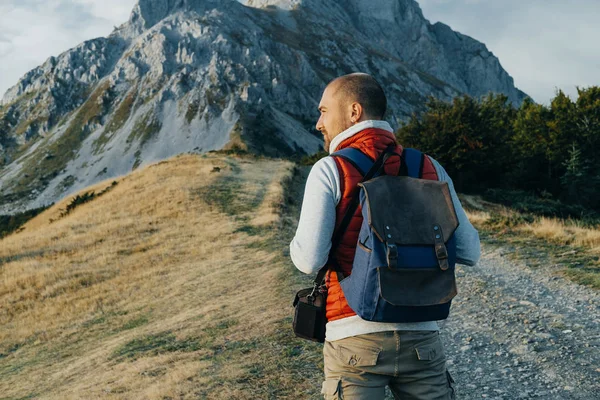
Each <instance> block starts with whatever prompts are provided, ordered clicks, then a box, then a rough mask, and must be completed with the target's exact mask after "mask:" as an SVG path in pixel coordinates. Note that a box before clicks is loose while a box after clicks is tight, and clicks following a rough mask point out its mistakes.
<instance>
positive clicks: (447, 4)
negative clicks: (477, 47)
mask: <svg viewBox="0 0 600 400" xmlns="http://www.w3.org/2000/svg"><path fill="white" fill-rule="evenodd" d="M419 4H420V5H421V8H422V9H423V13H424V15H425V18H428V19H429V20H430V21H431V22H436V21H442V22H444V23H445V24H447V25H450V26H451V27H452V29H454V30H456V31H459V32H461V33H464V34H466V35H469V36H471V37H473V38H475V39H477V40H479V41H481V42H483V43H485V44H486V46H487V47H488V49H489V50H490V51H492V52H493V53H494V54H495V55H496V56H497V57H498V58H499V60H500V63H501V64H502V66H503V67H504V69H506V70H507V71H508V73H509V74H510V75H511V76H512V77H513V78H514V80H515V84H516V86H517V87H518V88H520V89H521V90H523V91H524V92H526V93H527V94H529V95H530V96H531V97H532V98H533V99H534V100H536V101H537V102H541V103H546V104H547V103H548V102H549V101H550V100H551V99H552V98H553V97H554V95H555V91H556V89H562V90H563V91H564V92H565V93H567V94H569V95H570V96H571V98H573V99H575V98H576V97H577V91H576V89H575V86H581V87H586V86H593V85H599V84H600V53H599V52H598V51H597V48H598V45H597V41H598V38H599V37H600V25H598V22H597V21H599V20H600V5H599V3H598V1H597V0H577V1H573V2H565V1H560V0H529V1H522V0H502V1H498V0H419Z"/></svg>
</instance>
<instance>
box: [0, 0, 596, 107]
mask: <svg viewBox="0 0 600 400" xmlns="http://www.w3.org/2000/svg"><path fill="white" fill-rule="evenodd" d="M418 2H419V4H420V5H421V8H422V9H423V13H424V15H425V18H427V19H428V20H429V21H430V22H431V23H435V22H438V21H441V22H443V23H445V24H447V25H449V26H450V27H451V28H452V29H454V30H456V31H459V32H461V33H463V34H466V35H468V36H471V37H473V38H475V39H477V40H479V41H481V42H483V43H485V44H486V46H487V48H488V49H489V50H490V51H491V52H492V53H494V55H496V56H497V57H498V58H499V60H500V64H501V65H502V66H503V67H504V69H505V70H507V71H508V73H509V74H510V75H511V76H512V77H513V78H514V80H515V85H516V86H517V87H518V88H519V89H521V90H523V91H524V92H525V93H527V94H528V95H530V96H531V97H532V98H533V99H534V100H535V101H536V102H538V103H544V104H548V103H549V102H550V100H551V99H552V98H553V97H554V95H555V93H556V90H557V89H562V90H563V91H564V92H565V93H567V94H568V95H570V96H571V98H572V99H575V98H576V97H577V90H576V86H580V87H587V86H592V85H600V51H599V50H600V44H599V43H600V23H598V22H599V21H600V0H569V1H567V0H419V1H418ZM134 4H135V0H0V97H2V95H3V94H4V92H5V91H6V90H7V89H8V88H9V87H11V86H13V85H14V84H16V83H17V81H18V80H19V78H20V77H22V76H23V75H24V74H25V73H26V72H27V71H29V70H31V69H33V68H35V67H36V66H38V65H40V64H42V63H43V62H44V61H45V60H46V59H48V57H50V56H52V55H55V56H56V55H59V54H60V53H61V52H63V51H65V50H68V49H70V48H72V47H74V46H76V45H78V44H79V43H81V42H83V41H84V40H88V39H92V38H95V37H99V36H107V35H108V34H109V33H110V32H111V31H112V30H113V28H114V26H118V25H120V24H121V23H123V22H125V21H127V19H128V18H129V13H130V12H131V9H132V8H133V6H134Z"/></svg>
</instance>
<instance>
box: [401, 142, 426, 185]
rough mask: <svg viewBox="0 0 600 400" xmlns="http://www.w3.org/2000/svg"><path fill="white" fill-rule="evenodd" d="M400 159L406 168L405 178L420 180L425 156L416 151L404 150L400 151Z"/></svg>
mask: <svg viewBox="0 0 600 400" xmlns="http://www.w3.org/2000/svg"><path fill="white" fill-rule="evenodd" d="M402 158H403V159H404V163H405V165H406V167H407V176H410V177H411V178H421V177H422V176H423V163H424V161H425V155H424V154H423V153H422V152H420V151H419V150H417V149H411V148H405V149H404V150H403V151H402Z"/></svg>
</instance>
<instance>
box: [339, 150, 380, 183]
mask: <svg viewBox="0 0 600 400" xmlns="http://www.w3.org/2000/svg"><path fill="white" fill-rule="evenodd" d="M331 155H332V156H334V157H340V158H343V159H344V160H346V161H348V162H349V163H350V164H352V166H354V168H356V169H357V170H358V172H360V174H361V175H362V176H365V175H366V174H367V172H368V171H369V169H371V167H372V166H373V160H371V158H370V157H369V156H367V155H366V154H365V153H363V152H362V151H360V150H358V149H355V148H354V147H346V148H344V149H341V150H338V151H336V152H334V153H331Z"/></svg>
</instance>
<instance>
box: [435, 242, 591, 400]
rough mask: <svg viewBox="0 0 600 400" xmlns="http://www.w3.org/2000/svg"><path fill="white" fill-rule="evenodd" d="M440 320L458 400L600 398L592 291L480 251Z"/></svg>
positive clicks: (461, 273) (501, 253) (461, 272)
mask: <svg viewBox="0 0 600 400" xmlns="http://www.w3.org/2000/svg"><path fill="white" fill-rule="evenodd" d="M482 250H483V254H482V258H481V260H480V262H479V264H478V265H477V266H474V267H468V266H462V265H458V266H457V279H458V290H459V294H458V296H457V297H456V298H455V299H454V301H453V303H452V310H451V313H450V317H449V319H448V320H446V321H442V322H440V328H441V336H442V340H443V341H444V343H445V348H446V355H447V358H448V369H449V371H450V373H451V374H452V375H453V376H454V378H455V380H456V382H457V398H458V399H481V398H487V399H529V398H543V399H552V400H554V399H585V400H598V399H600V293H599V292H598V291H595V290H593V289H589V288H586V287H583V286H580V285H577V284H575V283H572V282H571V281H569V280H567V279H565V278H562V277H560V276H558V275H557V273H556V272H557V271H556V270H555V269H553V268H552V267H551V266H546V267H539V268H535V269H533V268H530V267H527V266H525V265H524V264H521V263H519V262H515V261H513V260H509V259H508V258H507V257H506V253H507V251H509V250H507V249H505V248H495V247H492V246H486V245H484V246H483V248H482Z"/></svg>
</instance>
